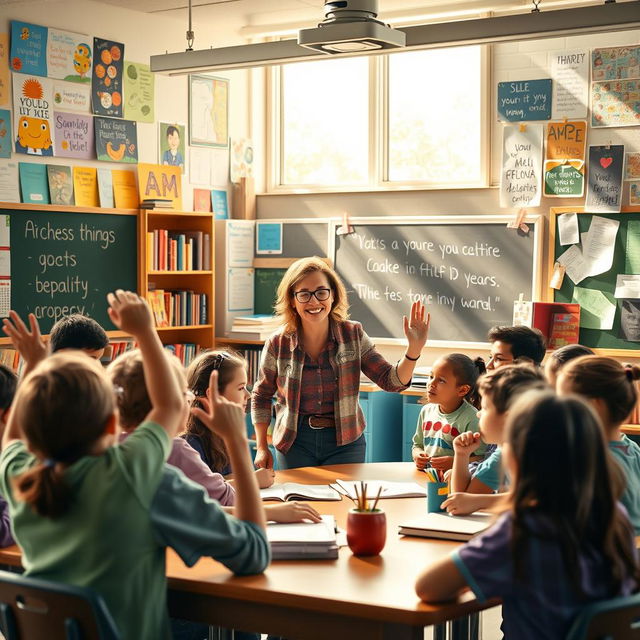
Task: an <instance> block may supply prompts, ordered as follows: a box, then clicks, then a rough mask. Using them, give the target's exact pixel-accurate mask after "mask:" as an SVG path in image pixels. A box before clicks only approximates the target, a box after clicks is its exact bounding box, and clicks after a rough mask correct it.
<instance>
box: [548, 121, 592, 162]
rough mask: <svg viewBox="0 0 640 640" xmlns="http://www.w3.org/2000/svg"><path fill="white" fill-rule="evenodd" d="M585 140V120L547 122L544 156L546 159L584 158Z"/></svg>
mask: <svg viewBox="0 0 640 640" xmlns="http://www.w3.org/2000/svg"><path fill="white" fill-rule="evenodd" d="M586 141H587V123H586V121H584V120H575V121H567V122H549V123H548V124H547V137H546V148H545V149H546V150H545V158H546V159H547V160H569V159H571V160H584V158H585V155H584V152H585V144H586Z"/></svg>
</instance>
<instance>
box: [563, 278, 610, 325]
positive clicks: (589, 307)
mask: <svg viewBox="0 0 640 640" xmlns="http://www.w3.org/2000/svg"><path fill="white" fill-rule="evenodd" d="M572 301H573V302H577V303H578V304H579V305H580V327H581V328H583V329H600V330H603V331H605V330H610V329H613V320H614V318H615V315H616V300H615V298H614V297H613V295H611V294H610V293H608V292H605V291H599V290H598V289H587V288H585V287H574V289H573V300H572Z"/></svg>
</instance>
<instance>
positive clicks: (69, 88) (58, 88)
mask: <svg viewBox="0 0 640 640" xmlns="http://www.w3.org/2000/svg"><path fill="white" fill-rule="evenodd" d="M53 105H54V107H55V108H56V109H61V110H63V111H79V112H80V113H91V86H90V85H88V84H78V83H77V82H65V81H64V80H54V81H53Z"/></svg>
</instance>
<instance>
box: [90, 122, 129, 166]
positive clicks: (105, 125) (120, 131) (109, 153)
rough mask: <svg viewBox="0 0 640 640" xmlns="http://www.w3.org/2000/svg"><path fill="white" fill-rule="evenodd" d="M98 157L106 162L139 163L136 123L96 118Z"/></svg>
mask: <svg viewBox="0 0 640 640" xmlns="http://www.w3.org/2000/svg"><path fill="white" fill-rule="evenodd" d="M94 123H95V130H96V155H97V157H98V160H103V161H104V162H129V163H135V162H138V133H137V128H136V123H135V122H133V121H131V120H117V119H115V118H99V117H96V118H94Z"/></svg>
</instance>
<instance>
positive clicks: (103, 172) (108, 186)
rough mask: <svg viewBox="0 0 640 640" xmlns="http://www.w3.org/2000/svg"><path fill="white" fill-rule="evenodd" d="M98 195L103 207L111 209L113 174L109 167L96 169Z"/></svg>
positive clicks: (112, 203) (112, 205)
mask: <svg viewBox="0 0 640 640" xmlns="http://www.w3.org/2000/svg"><path fill="white" fill-rule="evenodd" d="M98 195H99V196H100V206H101V207H102V208H103V209H113V207H114V202H113V176H112V175H111V169H98Z"/></svg>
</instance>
